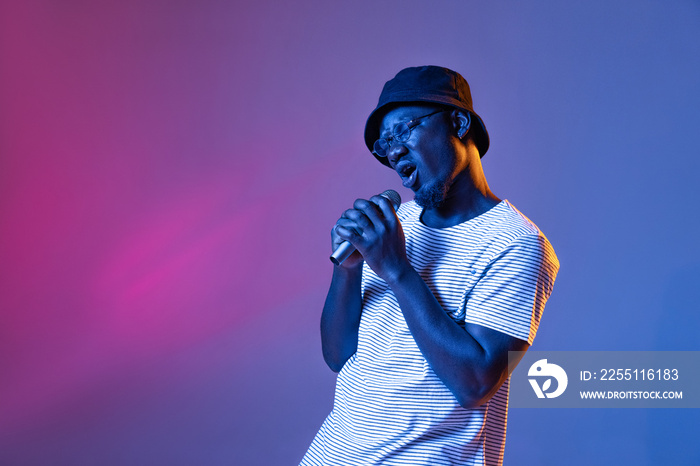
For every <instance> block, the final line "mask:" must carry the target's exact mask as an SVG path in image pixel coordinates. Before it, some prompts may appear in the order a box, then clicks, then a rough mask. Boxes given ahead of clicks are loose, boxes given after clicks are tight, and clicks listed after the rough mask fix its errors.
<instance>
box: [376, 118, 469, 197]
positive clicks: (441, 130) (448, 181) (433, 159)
mask: <svg viewBox="0 0 700 466" xmlns="http://www.w3.org/2000/svg"><path fill="white" fill-rule="evenodd" d="M435 110H438V107H430V106H405V107H398V108H395V109H393V110H391V111H389V112H388V113H387V114H386V115H385V116H384V118H383V119H382V122H381V124H380V126H379V136H380V137H383V138H391V137H392V130H393V129H394V127H395V126H396V125H397V124H399V123H407V122H409V121H411V120H414V119H416V118H419V117H422V116H424V115H426V114H429V113H432V112H433V111H435ZM453 132H454V130H453V129H452V125H451V122H450V111H449V110H446V111H444V112H441V113H437V114H435V115H433V116H431V117H428V118H424V119H421V120H420V121H419V123H418V124H417V125H416V126H413V128H412V129H411V135H410V137H409V138H408V140H407V141H406V142H397V141H391V147H390V148H389V150H388V151H387V159H388V161H389V164H390V165H391V167H392V168H393V169H394V170H396V172H397V173H398V174H399V176H400V177H401V180H402V181H403V185H404V186H405V187H407V188H409V189H411V190H412V191H413V192H414V193H415V201H416V203H417V204H418V205H420V206H421V207H424V208H426V209H432V208H435V207H439V206H440V205H442V203H443V202H444V201H445V199H446V197H447V194H448V191H449V189H450V186H452V183H453V181H454V179H455V177H456V176H457V175H458V174H459V172H461V171H462V169H463V168H464V167H462V166H460V165H462V164H460V163H458V160H457V157H456V152H455V146H454V143H455V138H454V137H452V133H453Z"/></svg>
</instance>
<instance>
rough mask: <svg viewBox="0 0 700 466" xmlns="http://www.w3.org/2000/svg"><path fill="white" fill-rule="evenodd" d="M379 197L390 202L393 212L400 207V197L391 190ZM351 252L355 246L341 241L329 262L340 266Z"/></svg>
mask: <svg viewBox="0 0 700 466" xmlns="http://www.w3.org/2000/svg"><path fill="white" fill-rule="evenodd" d="M380 196H382V197H384V198H386V199H387V200H388V201H389V202H391V205H393V206H394V210H399V206H400V205H401V196H399V193H397V192H396V191H394V190H393V189H387V190H386V191H384V192H383V193H381V194H380ZM353 252H355V246H353V245H352V243H350V241H343V242H342V243H340V245H339V246H338V247H337V248H336V250H335V251H333V254H331V257H330V259H331V262H333V263H334V264H335V265H340V264H342V263H343V261H344V260H345V259H347V258H348V257H350V254H352V253H353Z"/></svg>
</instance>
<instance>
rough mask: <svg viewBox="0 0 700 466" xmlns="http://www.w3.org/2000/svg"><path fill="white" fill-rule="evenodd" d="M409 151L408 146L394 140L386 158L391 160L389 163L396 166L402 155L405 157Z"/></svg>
mask: <svg viewBox="0 0 700 466" xmlns="http://www.w3.org/2000/svg"><path fill="white" fill-rule="evenodd" d="M407 151H408V149H406V146H404V145H403V143H402V142H399V141H393V143H392V144H391V147H389V150H388V151H387V152H386V158H387V160H388V161H389V165H391V166H392V167H394V166H396V164H397V163H398V162H399V160H401V157H403V156H404V154H406V152H407Z"/></svg>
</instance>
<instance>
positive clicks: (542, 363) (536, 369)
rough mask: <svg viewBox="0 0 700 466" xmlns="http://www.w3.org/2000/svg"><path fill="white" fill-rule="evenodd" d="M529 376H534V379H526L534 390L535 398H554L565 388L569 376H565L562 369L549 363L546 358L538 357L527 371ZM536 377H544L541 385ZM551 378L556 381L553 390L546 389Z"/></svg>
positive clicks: (550, 382) (550, 383)
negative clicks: (555, 386)
mask: <svg viewBox="0 0 700 466" xmlns="http://www.w3.org/2000/svg"><path fill="white" fill-rule="evenodd" d="M527 375H528V376H529V377H535V378H534V379H528V381H529V382H530V385H532V389H533V390H534V391H535V395H537V398H544V397H547V398H556V397H558V396H559V395H561V394H562V393H564V390H566V385H567V384H568V383H569V378H568V377H567V376H566V372H564V369H562V368H561V367H559V366H557V365H556V364H550V363H548V362H547V360H546V359H540V360H539V361H536V362H535V363H534V364H533V365H532V366H530V370H529V371H528V372H527ZM537 378H545V380H544V381H543V383H542V386H540V384H539V383H538V382H537ZM552 379H554V380H556V381H557V388H556V390H554V391H547V390H549V389H550V388H551V386H552Z"/></svg>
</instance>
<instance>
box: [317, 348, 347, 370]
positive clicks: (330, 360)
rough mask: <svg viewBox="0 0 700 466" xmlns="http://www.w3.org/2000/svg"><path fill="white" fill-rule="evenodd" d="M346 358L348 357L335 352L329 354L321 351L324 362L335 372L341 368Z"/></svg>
mask: <svg viewBox="0 0 700 466" xmlns="http://www.w3.org/2000/svg"><path fill="white" fill-rule="evenodd" d="M348 359H349V357H342V356H340V355H337V354H329V353H328V352H326V351H324V352H323V360H324V361H325V362H326V365H327V366H328V368H329V369H330V370H332V371H333V372H335V373H338V372H340V370H341V369H342V368H343V366H344V365H345V362H346V361H347V360H348Z"/></svg>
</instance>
